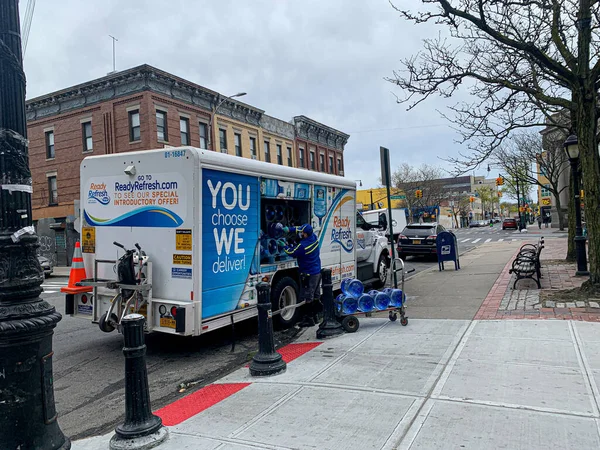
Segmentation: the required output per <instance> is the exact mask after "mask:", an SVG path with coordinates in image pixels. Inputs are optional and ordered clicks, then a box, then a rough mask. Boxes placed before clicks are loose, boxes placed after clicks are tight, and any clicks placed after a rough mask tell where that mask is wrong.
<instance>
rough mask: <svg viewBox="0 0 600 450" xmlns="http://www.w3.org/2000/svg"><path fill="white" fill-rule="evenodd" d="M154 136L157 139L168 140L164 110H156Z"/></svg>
mask: <svg viewBox="0 0 600 450" xmlns="http://www.w3.org/2000/svg"><path fill="white" fill-rule="evenodd" d="M156 137H157V138H158V140H159V141H165V142H166V141H168V140H169V136H167V113H166V112H164V111H156Z"/></svg>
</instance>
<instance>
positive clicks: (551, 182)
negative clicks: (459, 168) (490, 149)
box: [494, 132, 569, 230]
mask: <svg viewBox="0 0 600 450" xmlns="http://www.w3.org/2000/svg"><path fill="white" fill-rule="evenodd" d="M561 136H562V139H550V140H547V142H546V146H545V148H544V147H543V146H542V139H541V137H540V136H539V135H538V134H537V133H532V132H523V133H519V134H516V135H515V136H513V137H512V138H511V139H510V141H511V143H510V144H509V145H508V146H507V147H506V148H501V149H500V150H499V151H497V152H495V155H494V160H495V162H496V164H498V165H499V166H501V167H503V166H504V165H505V164H504V163H503V161H506V160H509V159H511V158H516V159H522V160H523V164H524V165H527V164H528V163H529V164H530V163H531V162H533V161H534V162H535V164H534V165H533V170H528V171H522V174H521V175H522V177H523V179H524V181H526V182H527V183H529V184H533V185H538V186H541V187H542V188H544V189H547V190H548V191H549V192H550V193H551V194H552V195H553V196H554V199H555V206H556V209H557V213H558V222H559V228H560V229H561V230H564V228H565V224H564V211H563V209H562V205H561V202H560V194H561V193H562V192H563V191H564V190H565V189H568V185H566V184H565V185H563V186H561V185H560V178H561V176H562V175H563V173H564V171H565V170H566V169H567V167H569V165H568V161H567V157H566V155H565V151H564V150H563V148H562V145H561V144H562V142H563V141H564V139H565V138H566V136H564V135H562V134H561ZM540 176H543V177H545V178H546V179H547V180H548V182H547V183H546V182H544V181H543V180H540Z"/></svg>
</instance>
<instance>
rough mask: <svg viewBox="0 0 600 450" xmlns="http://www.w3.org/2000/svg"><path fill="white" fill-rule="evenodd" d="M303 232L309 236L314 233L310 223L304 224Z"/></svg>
mask: <svg viewBox="0 0 600 450" xmlns="http://www.w3.org/2000/svg"><path fill="white" fill-rule="evenodd" d="M301 231H302V233H306V234H307V235H308V236H310V235H311V234H313V229H312V227H311V226H310V224H308V223H305V224H304V225H302V230H301Z"/></svg>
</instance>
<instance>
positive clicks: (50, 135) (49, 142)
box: [46, 131, 56, 159]
mask: <svg viewBox="0 0 600 450" xmlns="http://www.w3.org/2000/svg"><path fill="white" fill-rule="evenodd" d="M55 156H56V155H55V153H54V131H46V159H52V158H54V157H55Z"/></svg>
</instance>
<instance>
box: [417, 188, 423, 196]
mask: <svg viewBox="0 0 600 450" xmlns="http://www.w3.org/2000/svg"><path fill="white" fill-rule="evenodd" d="M415 197H416V198H422V197H423V191H422V190H421V189H417V190H416V191H415Z"/></svg>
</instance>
